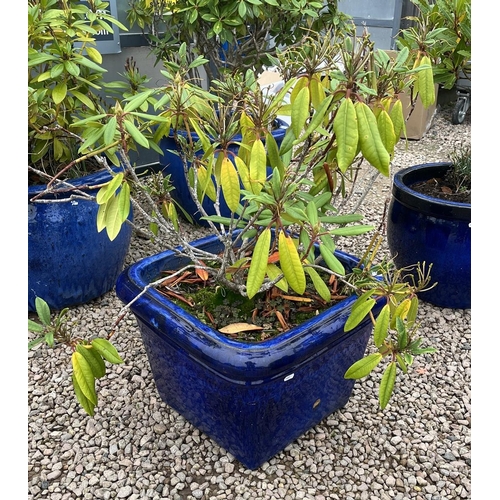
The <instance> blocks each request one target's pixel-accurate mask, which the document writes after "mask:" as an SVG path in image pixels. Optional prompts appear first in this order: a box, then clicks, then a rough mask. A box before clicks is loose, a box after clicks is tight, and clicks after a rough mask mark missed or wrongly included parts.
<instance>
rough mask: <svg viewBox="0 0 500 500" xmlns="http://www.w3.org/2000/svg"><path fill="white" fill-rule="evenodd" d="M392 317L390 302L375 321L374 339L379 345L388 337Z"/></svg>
mask: <svg viewBox="0 0 500 500" xmlns="http://www.w3.org/2000/svg"><path fill="white" fill-rule="evenodd" d="M390 317H391V309H390V306H389V304H386V305H385V306H384V307H383V308H382V310H381V311H380V314H379V315H378V317H377V320H376V321H375V327H374V329H373V341H374V342H375V345H376V346H377V347H380V346H381V345H382V344H383V343H384V341H385V339H386V337H387V332H388V330H389V321H390Z"/></svg>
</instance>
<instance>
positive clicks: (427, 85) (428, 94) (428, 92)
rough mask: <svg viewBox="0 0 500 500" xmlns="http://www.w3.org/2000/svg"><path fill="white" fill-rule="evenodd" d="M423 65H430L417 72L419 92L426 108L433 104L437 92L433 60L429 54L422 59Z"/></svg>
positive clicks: (421, 63) (421, 64)
mask: <svg viewBox="0 0 500 500" xmlns="http://www.w3.org/2000/svg"><path fill="white" fill-rule="evenodd" d="M421 66H428V67H427V68H426V69H422V70H420V71H419V72H418V73H417V79H418V92H419V95H420V99H421V100H422V104H423V106H424V108H428V107H429V106H432V105H433V104H434V102H435V101H436V92H435V88H434V75H433V71H432V65H431V61H430V59H429V57H428V56H423V57H422V60H421V61H420V65H419V67H421Z"/></svg>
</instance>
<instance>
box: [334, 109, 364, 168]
mask: <svg viewBox="0 0 500 500" xmlns="http://www.w3.org/2000/svg"><path fill="white" fill-rule="evenodd" d="M357 121H358V119H357V117H356V109H355V108H354V104H353V102H352V101H351V99H344V100H343V101H342V104H341V105H340V107H339V109H338V111H337V114H336V116H335V119H334V121H333V130H334V132H335V136H336V138H337V163H338V165H339V168H340V170H341V171H342V172H345V171H346V170H347V169H348V168H349V166H350V165H351V163H352V162H353V160H354V158H355V157H356V154H357V151H358V141H359V133H358V123H357Z"/></svg>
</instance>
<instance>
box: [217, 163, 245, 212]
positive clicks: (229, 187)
mask: <svg viewBox="0 0 500 500" xmlns="http://www.w3.org/2000/svg"><path fill="white" fill-rule="evenodd" d="M221 186H222V193H223V194H224V198H225V200H226V203H227V206H228V207H229V210H231V212H236V210H238V206H239V205H240V196H241V193H240V179H239V177H238V172H237V171H236V168H234V165H233V162H232V161H231V160H230V159H229V158H226V157H224V158H223V159H222V165H221Z"/></svg>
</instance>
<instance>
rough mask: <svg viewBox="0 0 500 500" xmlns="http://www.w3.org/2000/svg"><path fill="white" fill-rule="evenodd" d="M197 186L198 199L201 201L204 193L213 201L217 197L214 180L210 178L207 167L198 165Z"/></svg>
mask: <svg viewBox="0 0 500 500" xmlns="http://www.w3.org/2000/svg"><path fill="white" fill-rule="evenodd" d="M197 172H198V186H199V188H200V196H199V198H200V201H203V197H204V195H207V196H208V197H209V198H210V199H211V200H212V201H215V200H216V198H217V193H216V191H215V186H214V182H213V180H212V176H211V175H208V171H207V169H206V168H205V167H204V166H203V165H200V166H199V167H198V170H197Z"/></svg>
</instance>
